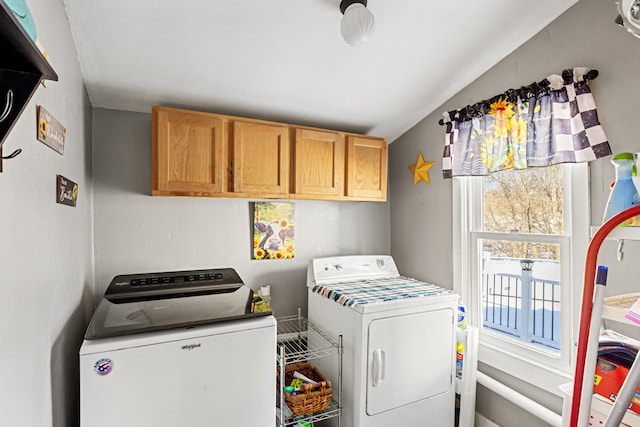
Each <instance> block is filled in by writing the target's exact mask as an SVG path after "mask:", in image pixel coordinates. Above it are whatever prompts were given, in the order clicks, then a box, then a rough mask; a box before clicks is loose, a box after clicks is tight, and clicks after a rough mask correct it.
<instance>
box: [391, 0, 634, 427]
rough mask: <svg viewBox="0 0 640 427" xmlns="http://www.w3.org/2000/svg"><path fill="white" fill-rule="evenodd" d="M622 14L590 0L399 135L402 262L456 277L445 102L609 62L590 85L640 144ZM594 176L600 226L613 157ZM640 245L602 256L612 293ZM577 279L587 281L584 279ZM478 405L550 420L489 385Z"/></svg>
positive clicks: (395, 166)
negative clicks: (424, 164)
mask: <svg viewBox="0 0 640 427" xmlns="http://www.w3.org/2000/svg"><path fill="white" fill-rule="evenodd" d="M616 14H617V12H616V6H615V2H614V1H613V0H611V1H601V0H581V1H580V2H578V3H577V4H576V5H575V6H573V7H572V8H571V9H569V10H568V11H567V12H566V13H565V14H563V15H562V16H560V17H559V18H558V19H557V20H556V21H554V22H553V23H551V24H550V25H549V26H548V27H547V28H545V29H544V30H542V31H541V32H540V33H539V34H537V35H536V36H535V37H533V38H532V39H531V40H529V41H528V42H526V43H525V44H524V45H523V46H521V47H520V48H519V49H517V50H516V51H515V52H513V53H512V54H510V55H508V56H507V57H506V58H504V60H502V61H501V62H500V63H498V64H497V65H495V66H494V67H493V68H492V69H490V70H489V71H488V72H487V73H485V74H484V75H483V76H481V77H480V78H478V79H477V80H476V81H475V82H473V83H472V84H471V85H469V86H468V87H467V88H465V89H464V90H462V91H461V92H460V93H458V94H457V95H456V96H454V97H453V98H451V99H450V100H449V101H447V102H446V103H445V104H444V105H442V106H441V107H440V108H438V109H437V110H436V111H435V112H434V113H433V114H431V115H430V116H428V117H426V118H425V119H424V120H422V121H421V122H420V123H419V124H417V125H416V126H415V127H414V128H412V129H411V130H410V131H408V132H407V133H405V134H404V135H403V136H402V137H400V138H399V139H398V140H396V141H395V142H393V144H391V148H390V173H389V175H390V177H391V178H390V189H391V190H390V193H391V236H392V238H391V253H392V255H393V256H394V257H395V259H396V260H397V261H398V264H399V267H400V270H401V271H403V272H404V273H405V274H409V275H413V276H416V277H420V278H424V279H427V280H433V281H435V282H437V283H441V284H443V285H445V286H452V275H453V272H452V269H453V267H452V262H451V253H452V252H451V251H452V245H451V239H452V229H451V227H452V222H451V215H452V196H451V192H452V185H451V181H450V180H443V179H442V160H441V159H442V149H443V143H444V128H443V127H441V126H439V125H438V120H439V119H440V118H441V117H442V115H441V114H442V113H443V112H444V111H447V110H452V109H455V108H461V107H463V106H465V105H467V104H470V103H474V102H477V101H479V100H482V99H487V98H489V97H491V96H493V95H496V94H498V93H501V92H503V91H504V90H506V89H508V88H512V87H519V86H522V85H526V84H529V83H531V82H534V81H539V80H541V79H542V78H544V77H546V76H547V75H549V74H554V73H559V72H560V71H562V70H563V69H564V68H572V67H577V66H588V67H592V68H595V69H597V70H599V71H600V77H598V78H597V79H596V80H594V81H593V82H592V83H591V89H592V91H593V93H594V97H595V99H596V103H597V105H598V110H599V117H600V120H601V122H602V124H603V126H604V129H605V132H606V133H607V136H608V138H609V141H610V143H611V148H612V150H613V152H614V153H617V152H622V151H632V152H637V151H640V140H639V137H638V131H637V123H638V119H637V115H638V111H640V97H639V96H638V93H639V92H638V84H639V83H640V78H639V77H638V76H639V71H640V40H639V39H637V38H635V37H633V36H632V35H630V34H629V33H627V32H626V31H625V30H624V29H622V28H619V27H618V26H616V25H615V24H614V22H613V19H614V18H615V16H616ZM500 36H505V37H506V36H508V35H500ZM487 42H488V43H490V41H487ZM419 151H422V152H423V154H424V157H425V160H434V161H436V165H435V166H434V167H433V168H432V169H431V174H430V176H431V185H425V184H424V183H420V184H418V185H417V186H416V187H413V186H412V175H411V174H410V173H409V171H408V170H407V166H409V165H411V164H413V163H415V162H416V158H417V156H418V152H419ZM590 175H591V181H590V186H591V187H590V188H591V216H592V219H591V223H592V224H593V225H598V224H600V223H601V218H602V215H603V213H604V209H605V205H606V202H607V198H608V195H609V183H610V182H611V181H612V180H613V178H614V171H613V166H612V165H611V164H610V162H609V158H605V159H600V160H598V161H595V162H592V164H591V173H590ZM639 246H640V243H639V242H628V243H627V244H626V246H625V247H626V249H627V250H626V251H625V261H623V262H618V261H616V260H615V242H608V243H605V244H604V245H603V247H602V249H601V251H600V253H601V257H600V260H599V261H600V263H601V264H605V265H608V266H609V267H610V270H609V286H608V287H607V289H608V290H607V292H608V294H609V295H612V294H620V293H625V292H637V291H638V290H639V287H640V286H639V284H640V280H639V279H638V275H637V268H636V269H634V268H633V265H634V263H635V264H636V265H637V262H638V261H637V260H638V259H640V247H639ZM573 286H575V287H576V288H578V289H579V288H581V287H582V279H580V280H579V282H576V283H574V284H573ZM491 373H492V374H494V375H500V373H499V372H491ZM499 379H502V380H504V381H506V382H508V383H511V385H512V386H513V387H516V388H518V389H520V390H521V391H522V392H524V393H525V394H528V395H530V396H532V397H534V398H535V399H536V400H539V401H541V402H543V403H544V404H546V405H547V406H550V407H552V408H553V409H555V410H558V408H559V407H560V403H559V399H558V398H557V397H554V396H553V395H550V394H548V393H546V392H544V391H542V390H538V389H534V388H531V387H529V386H527V385H526V384H521V383H519V382H518V381H516V380H513V379H512V380H509V378H507V377H501V378H499ZM478 411H479V412H480V413H482V414H483V415H485V416H487V417H488V418H490V419H492V420H495V421H496V422H498V423H499V424H500V425H504V426H513V425H527V426H536V425H543V424H541V423H540V422H539V421H536V420H533V419H530V417H529V416H528V414H523V413H522V411H520V410H518V409H517V408H515V407H513V406H511V405H508V404H505V402H503V401H502V400H501V399H499V398H498V397H497V396H495V395H493V394H492V393H490V392H488V391H487V390H485V389H483V388H482V387H480V389H479V396H478Z"/></svg>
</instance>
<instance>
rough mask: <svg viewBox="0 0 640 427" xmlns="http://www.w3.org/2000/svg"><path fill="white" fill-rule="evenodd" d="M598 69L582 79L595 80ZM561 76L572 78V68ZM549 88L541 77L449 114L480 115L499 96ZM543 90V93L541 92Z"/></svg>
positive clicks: (536, 92)
mask: <svg viewBox="0 0 640 427" xmlns="http://www.w3.org/2000/svg"><path fill="white" fill-rule="evenodd" d="M598 74H599V72H598V70H593V69H592V70H589V71H588V72H587V73H586V74H585V75H584V76H583V78H584V80H595V79H596V78H597V77H598ZM562 77H563V78H564V80H565V82H566V81H567V78H569V77H570V78H573V69H567V70H564V71H563V72H562ZM548 90H549V80H548V79H546V78H545V79H543V80H541V81H540V82H537V83H536V82H534V83H531V84H530V85H529V86H522V87H520V89H508V90H506V91H504V92H503V93H501V94H498V95H496V96H494V97H492V98H490V99H488V100H484V101H480V102H476V103H475V104H469V105H467V106H466V107H463V108H460V109H458V110H452V111H449V116H450V117H452V116H453V115H454V114H453V113H455V112H464V113H465V115H467V114H468V113H469V115H471V116H482V115H484V114H485V113H486V111H484V110H486V109H487V108H486V107H488V106H489V104H492V103H493V102H495V101H497V100H498V99H499V98H501V97H504V98H507V99H513V98H514V96H520V97H521V98H526V99H530V98H532V97H537V96H538V95H539V94H542V95H545V94H546V93H548ZM543 92H544V93H543ZM438 124H439V125H440V126H443V125H444V124H445V121H444V119H440V120H438Z"/></svg>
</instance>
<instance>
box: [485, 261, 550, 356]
mask: <svg viewBox="0 0 640 427" xmlns="http://www.w3.org/2000/svg"><path fill="white" fill-rule="evenodd" d="M486 261H489V262H490V261H491V259H490V260H486ZM512 261H513V262H518V261H519V262H520V274H513V273H483V275H482V319H483V326H484V327H485V328H490V329H494V330H497V331H500V332H503V333H506V334H509V335H512V336H515V337H517V338H518V339H520V340H522V341H526V342H532V343H536V344H540V345H543V346H545V347H548V348H553V349H555V350H559V349H560V281H559V280H550V279H549V278H545V279H540V278H536V277H534V276H533V275H532V272H533V265H534V263H536V261H533V260H526V259H520V260H517V259H514V260H512ZM501 262H504V259H501ZM544 262H545V263H549V261H548V260H545V261H544Z"/></svg>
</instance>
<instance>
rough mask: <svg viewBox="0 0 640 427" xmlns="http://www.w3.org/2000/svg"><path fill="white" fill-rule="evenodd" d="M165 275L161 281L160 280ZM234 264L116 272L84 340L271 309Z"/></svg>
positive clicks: (253, 314) (263, 313)
mask: <svg viewBox="0 0 640 427" xmlns="http://www.w3.org/2000/svg"><path fill="white" fill-rule="evenodd" d="M163 279H164V283H163ZM272 314H273V312H272V310H271V308H270V307H269V306H268V305H266V304H265V303H264V302H263V301H262V300H261V299H260V298H259V297H258V295H257V294H256V293H255V292H253V291H252V290H251V289H250V288H249V287H247V286H245V285H244V284H243V283H242V282H241V281H240V278H239V277H238V276H237V274H236V273H235V271H234V270H233V269H221V270H198V271H184V272H171V273H157V274H144V275H141V274H137V275H128V276H116V277H115V278H114V279H113V280H112V282H111V284H110V285H109V288H108V289H107V292H105V296H104V298H103V299H102V300H101V301H100V304H98V308H97V309H96V311H95V313H94V314H93V318H92V319H91V323H90V324H89V327H88V328H87V332H86V334H85V338H86V339H88V340H92V339H99V338H107V337H115V336H121V335H128V334H136V333H142V332H149V331H157V330H163V329H172V328H180V327H189V326H195V325H202V324H208V323H214V322H222V321H228V320H236V319H244V318H249V317H257V316H266V315H272Z"/></svg>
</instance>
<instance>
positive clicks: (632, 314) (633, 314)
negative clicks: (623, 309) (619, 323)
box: [624, 299, 640, 324]
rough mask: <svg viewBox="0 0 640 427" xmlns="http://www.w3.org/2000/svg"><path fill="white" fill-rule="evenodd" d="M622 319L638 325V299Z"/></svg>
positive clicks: (639, 305)
mask: <svg viewBox="0 0 640 427" xmlns="http://www.w3.org/2000/svg"><path fill="white" fill-rule="evenodd" d="M624 317H625V318H627V319H629V320H631V321H632V322H635V323H638V324H640V299H638V300H637V301H636V302H634V303H633V305H632V306H631V308H630V309H629V311H628V312H627V314H625V316H624Z"/></svg>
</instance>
